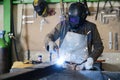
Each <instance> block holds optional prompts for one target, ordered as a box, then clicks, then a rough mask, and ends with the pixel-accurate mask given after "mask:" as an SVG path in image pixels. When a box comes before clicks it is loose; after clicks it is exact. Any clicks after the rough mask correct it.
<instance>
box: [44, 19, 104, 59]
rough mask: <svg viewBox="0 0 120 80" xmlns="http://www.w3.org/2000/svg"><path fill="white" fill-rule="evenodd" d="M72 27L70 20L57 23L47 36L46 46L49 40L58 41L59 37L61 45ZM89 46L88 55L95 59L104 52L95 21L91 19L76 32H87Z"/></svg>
mask: <svg viewBox="0 0 120 80" xmlns="http://www.w3.org/2000/svg"><path fill="white" fill-rule="evenodd" d="M69 29H70V25H69V21H63V22H60V23H59V24H57V25H56V27H55V28H54V29H53V30H52V31H51V32H50V33H49V34H47V36H46V38H45V47H46V49H47V46H48V43H49V41H56V40H57V39H58V38H59V40H60V41H59V47H60V46H61V44H62V43H63V40H64V38H65V36H66V34H67V32H68V31H69ZM89 31H91V32H90V33H89V34H88V35H87V46H88V53H89V56H88V57H92V58H93V59H94V61H96V60H97V58H98V57H99V56H100V55H101V54H102V52H103V49H104V47H103V43H102V40H101V38H100V35H99V33H98V30H97V28H96V25H95V24H94V23H91V22H89V21H85V22H84V27H82V28H80V29H79V30H78V31H77V32H76V33H78V34H87V33H88V32H89Z"/></svg>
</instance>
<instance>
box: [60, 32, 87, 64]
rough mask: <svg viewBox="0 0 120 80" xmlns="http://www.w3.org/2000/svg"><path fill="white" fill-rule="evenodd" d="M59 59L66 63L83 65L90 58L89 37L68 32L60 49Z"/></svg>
mask: <svg viewBox="0 0 120 80" xmlns="http://www.w3.org/2000/svg"><path fill="white" fill-rule="evenodd" d="M59 57H60V58H62V59H64V61H69V62H74V63H78V64H79V63H81V62H82V61H84V60H86V59H87V58H88V48H87V36H86V35H82V34H78V33H74V32H67V34H66V36H65V38H64V40H63V43H62V44H61V47H60V49H59Z"/></svg>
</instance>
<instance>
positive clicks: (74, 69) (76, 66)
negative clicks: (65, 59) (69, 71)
mask: <svg viewBox="0 0 120 80" xmlns="http://www.w3.org/2000/svg"><path fill="white" fill-rule="evenodd" d="M86 61H87V59H86V60H84V61H83V62H81V63H79V64H75V67H74V70H76V67H77V66H78V65H82V64H83V63H85V62H86Z"/></svg>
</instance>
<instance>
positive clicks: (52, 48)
mask: <svg viewBox="0 0 120 80" xmlns="http://www.w3.org/2000/svg"><path fill="white" fill-rule="evenodd" d="M48 46H49V52H50V53H56V49H58V46H57V44H56V43H55V42H53V41H50V42H49V44H48Z"/></svg>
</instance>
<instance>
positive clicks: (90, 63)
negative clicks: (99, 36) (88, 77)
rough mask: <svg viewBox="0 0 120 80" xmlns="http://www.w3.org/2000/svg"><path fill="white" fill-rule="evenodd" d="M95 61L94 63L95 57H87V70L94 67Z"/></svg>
mask: <svg viewBox="0 0 120 80" xmlns="http://www.w3.org/2000/svg"><path fill="white" fill-rule="evenodd" d="M93 63H94V61H93V58H91V57H89V58H88V59H87V62H85V65H84V66H85V69H87V70H89V69H92V68H93Z"/></svg>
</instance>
